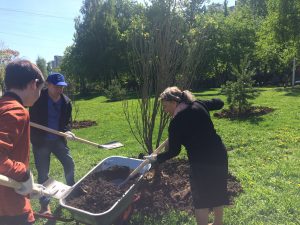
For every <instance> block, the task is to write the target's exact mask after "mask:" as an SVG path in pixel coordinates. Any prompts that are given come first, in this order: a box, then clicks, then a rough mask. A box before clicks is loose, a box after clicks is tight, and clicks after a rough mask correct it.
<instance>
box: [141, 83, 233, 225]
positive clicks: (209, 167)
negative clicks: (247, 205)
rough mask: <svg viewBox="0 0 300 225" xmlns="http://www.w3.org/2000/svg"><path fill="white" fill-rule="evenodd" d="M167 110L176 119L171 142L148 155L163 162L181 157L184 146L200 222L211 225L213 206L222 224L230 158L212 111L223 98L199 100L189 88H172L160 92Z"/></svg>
mask: <svg viewBox="0 0 300 225" xmlns="http://www.w3.org/2000/svg"><path fill="white" fill-rule="evenodd" d="M160 99H161V101H162V105H163V109H164V111H165V112H167V113H168V114H170V115H171V116H172V117H173V118H172V119H171V122H170V125H169V129H168V130H169V143H168V147H167V148H166V151H165V152H163V153H161V154H159V155H151V156H148V157H147V156H146V157H145V158H148V159H149V160H150V161H152V162H154V161H157V162H158V163H162V162H164V161H166V160H168V159H171V158H173V157H175V156H177V155H178V154H179V153H180V150H181V145H183V146H184V147H185V148H186V151H187V156H188V160H189V163H190V184H191V192H192V197H193V204H194V207H195V216H196V220H197V223H198V225H204V224H205V225H207V223H208V214H209V209H210V208H212V209H213V213H214V225H220V224H222V219H223V206H224V205H228V203H229V201H228V195H227V175H228V158H227V153H226V149H225V147H224V145H223V143H222V140H221V138H220V136H219V135H218V134H217V133H216V131H215V129H214V125H213V123H212V121H211V118H210V115H209V110H216V109H221V108H222V107H223V105H224V103H223V101H221V100H220V99H212V100H209V101H199V100H195V98H194V96H193V95H192V94H191V93H190V92H189V91H181V90H180V89H179V88H177V87H169V88H167V89H166V90H165V91H164V92H163V93H161V95H160Z"/></svg>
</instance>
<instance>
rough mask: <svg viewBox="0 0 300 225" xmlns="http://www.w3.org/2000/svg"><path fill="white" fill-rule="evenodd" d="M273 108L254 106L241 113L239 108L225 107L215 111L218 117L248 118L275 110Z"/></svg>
mask: <svg viewBox="0 0 300 225" xmlns="http://www.w3.org/2000/svg"><path fill="white" fill-rule="evenodd" d="M273 111H274V109H273V108H269V107H264V106H252V107H250V109H249V110H247V111H245V112H243V113H239V112H238V111H237V109H233V110H230V109H223V110H221V111H220V112H216V113H214V116H215V117H217V118H229V119H246V118H250V117H258V116H262V115H265V114H268V113H271V112H273Z"/></svg>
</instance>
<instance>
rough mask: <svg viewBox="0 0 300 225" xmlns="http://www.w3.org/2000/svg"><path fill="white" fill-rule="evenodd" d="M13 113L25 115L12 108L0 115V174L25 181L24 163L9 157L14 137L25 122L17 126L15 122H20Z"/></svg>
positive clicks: (26, 177)
mask: <svg viewBox="0 0 300 225" xmlns="http://www.w3.org/2000/svg"><path fill="white" fill-rule="evenodd" d="M14 115H17V116H18V117H19V118H20V117H23V116H25V115H22V110H18V109H17V108H14V109H13V110H10V111H8V112H5V113H3V114H2V115H1V117H0V124H1V126H0V174H3V175H5V176H7V177H10V178H12V179H14V180H16V181H25V180H26V179H28V175H27V173H26V171H27V168H26V166H25V164H24V163H22V162H19V161H15V160H11V159H10V158H9V154H10V151H12V149H13V147H14V143H15V142H16V139H17V138H18V136H19V135H20V134H21V133H22V130H23V129H22V128H23V127H24V126H25V124H23V127H22V126H21V127H20V124H19V126H18V124H17V123H20V121H18V118H16V116H14Z"/></svg>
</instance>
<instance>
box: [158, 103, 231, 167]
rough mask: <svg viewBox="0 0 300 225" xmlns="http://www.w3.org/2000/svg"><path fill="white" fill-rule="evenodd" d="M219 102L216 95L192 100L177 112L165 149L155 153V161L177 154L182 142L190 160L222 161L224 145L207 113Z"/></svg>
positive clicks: (162, 160) (204, 162) (198, 162)
mask: <svg viewBox="0 0 300 225" xmlns="http://www.w3.org/2000/svg"><path fill="white" fill-rule="evenodd" d="M223 105H224V103H223V101H222V100H220V99H212V100H210V101H195V102H193V103H192V104H190V105H189V106H188V107H187V108H186V109H184V110H182V111H180V112H178V114H177V115H176V116H175V117H174V118H173V119H172V120H171V122H170V125H169V151H167V152H164V153H161V154H159V155H158V157H157V160H158V162H164V161H166V160H168V159H170V158H173V157H175V156H177V155H178V154H179V153H180V150H181V145H183V146H185V148H186V150H187V156H188V159H189V162H190V163H191V164H201V165H226V164H227V153H226V150H225V147H224V145H223V142H222V140H221V138H220V136H219V135H218V134H217V133H216V130H215V128H214V125H213V123H212V121H211V118H210V115H209V110H216V109H221V108H222V107H223Z"/></svg>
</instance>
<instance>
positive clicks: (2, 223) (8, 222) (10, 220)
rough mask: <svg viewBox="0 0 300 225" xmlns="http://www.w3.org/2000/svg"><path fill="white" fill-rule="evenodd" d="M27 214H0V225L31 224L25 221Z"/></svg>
mask: <svg viewBox="0 0 300 225" xmlns="http://www.w3.org/2000/svg"><path fill="white" fill-rule="evenodd" d="M27 218H28V215H27V214H24V215H20V216H0V225H31V224H33V222H32V223H30V222H28V221H27Z"/></svg>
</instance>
